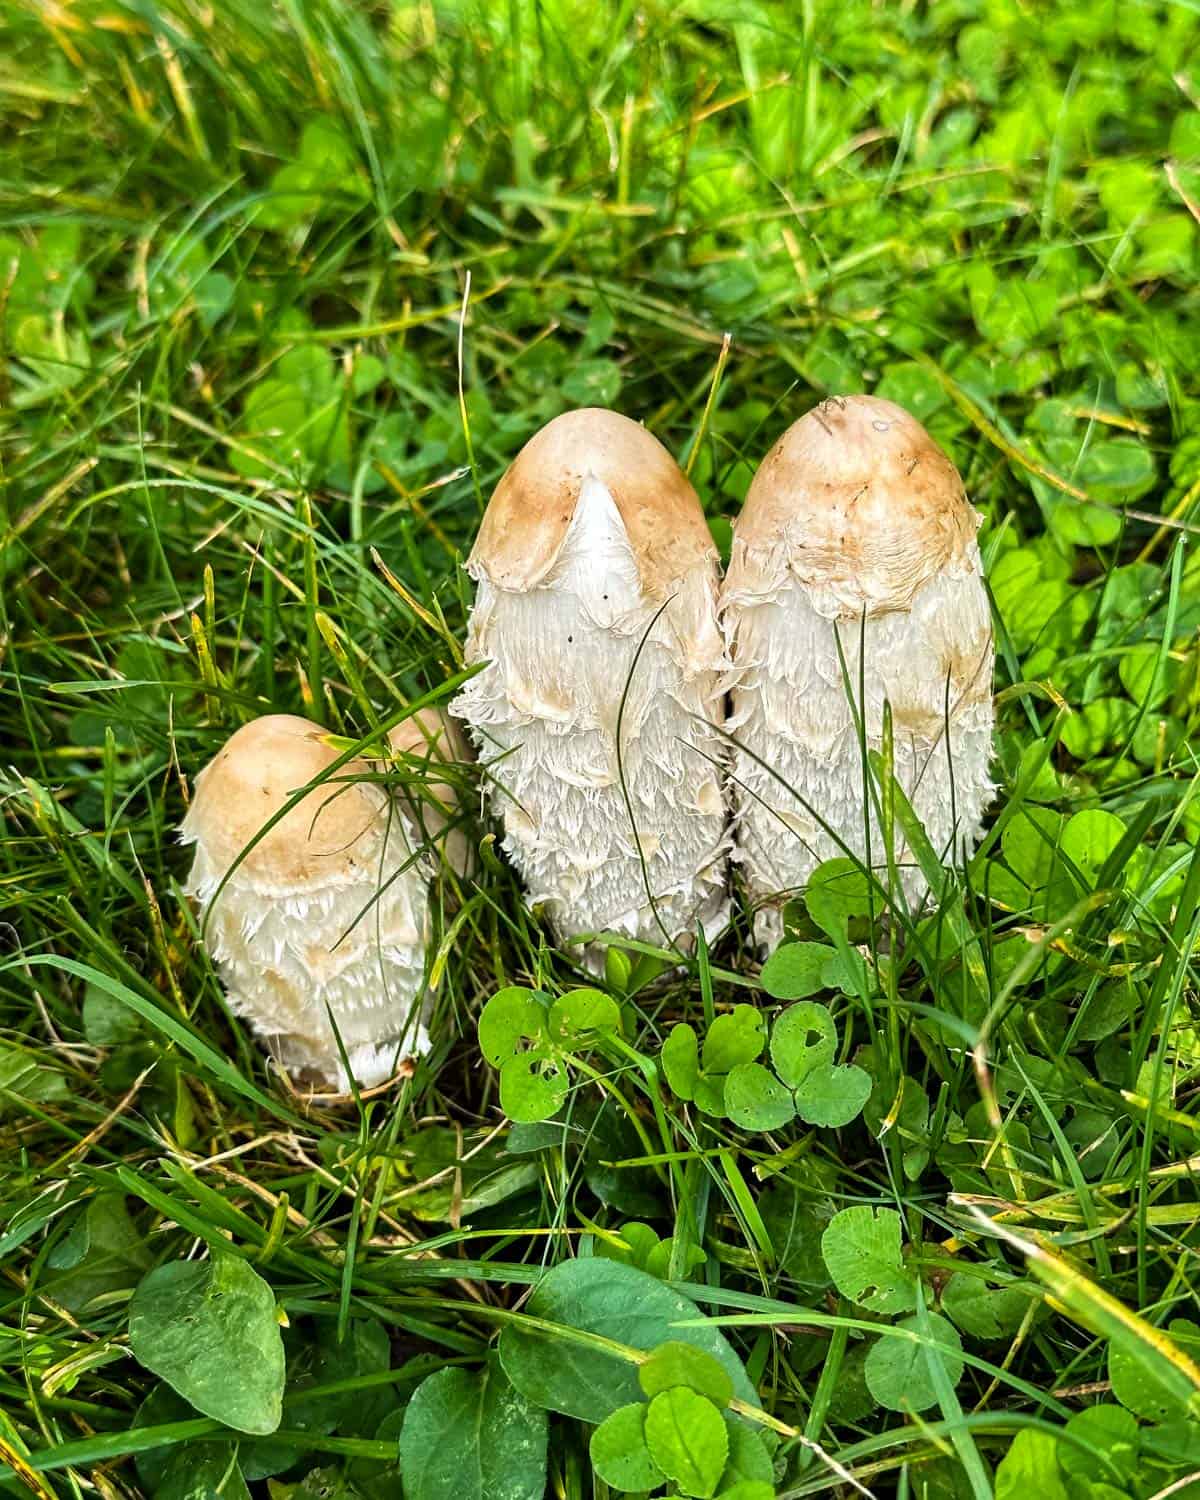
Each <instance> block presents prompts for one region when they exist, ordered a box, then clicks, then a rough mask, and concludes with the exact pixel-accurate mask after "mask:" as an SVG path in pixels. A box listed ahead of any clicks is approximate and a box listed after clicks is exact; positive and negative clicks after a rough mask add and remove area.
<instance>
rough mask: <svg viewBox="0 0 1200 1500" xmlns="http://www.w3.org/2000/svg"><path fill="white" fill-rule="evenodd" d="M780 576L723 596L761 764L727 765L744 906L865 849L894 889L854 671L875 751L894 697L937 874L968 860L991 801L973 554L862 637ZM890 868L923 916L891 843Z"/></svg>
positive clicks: (986, 669) (739, 717) (736, 692)
mask: <svg viewBox="0 0 1200 1500" xmlns="http://www.w3.org/2000/svg"><path fill="white" fill-rule="evenodd" d="M780 571H782V569H781V570H780ZM776 578H777V579H778V582H777V584H776V586H775V588H774V589H772V590H771V591H770V592H769V593H766V594H754V593H751V592H749V591H743V592H740V593H735V594H729V593H727V594H726V596H725V599H724V601H723V605H724V607H725V609H726V610H728V611H729V612H730V613H729V615H727V618H732V617H734V616H736V633H737V671H736V674H735V675H734V677H733V679H732V682H731V686H732V688H733V703H734V713H733V716H732V718H731V719H730V721H729V729H730V731H731V733H732V734H733V736H734V738H735V740H737V741H738V742H739V744H740V745H743V746H746V747H748V749H750V750H752V751H753V754H750V753H747V749H739V750H738V751H736V752H735V755H734V764H733V783H734V796H735V802H736V809H737V811H736V827H737V844H738V850H737V853H735V855H734V858H735V859H738V860H740V861H741V862H742V863H743V864H744V865H745V868H746V872H747V878H748V883H749V885H750V887H751V894H752V895H753V896H754V897H755V898H766V897H770V896H772V895H775V894H776V893H778V892H780V891H787V890H795V889H798V888H801V887H803V885H804V883H805V882H806V881H807V879H808V877H809V876H810V875H811V874H812V872H813V870H814V869H815V867H816V866H817V865H818V864H820V863H821V862H822V861H823V860H826V859H831V858H834V857H836V856H839V855H844V854H846V853H847V852H848V851H849V852H850V853H852V854H853V855H854V856H855V857H856V858H858V859H860V860H863V861H864V862H865V861H866V858H867V853H868V840H869V851H870V863H871V865H872V867H873V868H874V869H875V870H876V871H877V872H878V873H879V877H880V879H881V881H882V883H883V884H884V885H885V886H886V884H887V874H886V871H887V852H886V850H885V848H884V842H883V835H882V832H881V830H880V827H879V824H878V821H877V818H876V816H875V808H874V802H873V799H872V795H871V792H870V791H869V789H868V786H869V778H868V774H867V772H866V770H865V769H864V766H863V757H862V750H861V746H860V742H859V733H858V728H857V725H856V723H855V717H856V711H857V707H858V695H859V690H860V672H861V674H862V685H863V686H864V687H865V705H864V708H865V713H864V714H863V715H862V717H863V721H864V724H865V730H866V743H867V747H868V749H871V750H878V749H879V748H880V744H881V732H882V725H883V704H884V700H885V698H886V699H887V700H888V701H889V702H890V704H891V709H892V718H893V743H894V764H895V772H896V777H897V780H898V782H899V784H900V786H901V787H902V788H903V789H904V790H905V792H906V794H907V795H908V797H909V800H910V801H911V802H912V804H913V806H914V809H915V811H916V812H917V814H918V816H919V817H920V819H921V822H922V823H923V825H924V827H925V831H926V833H927V834H928V836H929V839H930V842H931V843H932V845H933V847H934V849H935V851H936V852H937V853H938V854H939V856H940V857H941V858H942V860H943V861H950V862H952V861H954V860H955V859H957V858H958V857H960V854H961V852H962V851H963V850H967V851H969V850H970V849H971V848H972V847H973V846H974V844H975V841H976V839H977V838H978V835H979V831H980V827H981V823H982V815H983V810H984V808H985V807H986V806H987V803H988V800H989V797H990V794H991V790H992V782H991V779H990V777H989V774H988V762H989V759H990V755H991V735H992V709H991V699H990V696H989V693H988V690H987V687H988V685H989V684H990V682H991V677H992V655H993V653H992V643H991V622H990V619H989V617H988V603H987V596H986V594H985V592H984V590H983V589H982V587H981V586H980V562H979V553H978V549H977V548H976V547H975V546H974V545H972V546H971V547H970V549H969V550H968V554H967V557H966V558H965V559H963V561H962V562H960V563H959V564H958V566H957V567H953V566H951V567H947V568H946V569H945V570H943V571H942V572H940V573H938V574H935V575H934V576H933V577H932V578H930V579H929V580H928V581H926V582H925V583H923V584H921V585H920V587H919V588H918V589H917V591H916V593H915V595H914V596H913V599H912V603H911V607H910V608H909V609H906V610H890V611H888V612H886V613H882V614H874V615H869V616H868V617H867V618H866V621H865V624H864V622H863V620H862V618H861V616H858V617H855V616H852V615H848V614H847V612H846V610H845V607H844V605H843V604H842V603H840V602H839V600H838V599H837V598H836V597H835V596H834V595H833V594H832V593H831V592H829V591H825V590H821V589H818V588H812V589H809V588H806V587H805V585H804V584H802V583H801V582H800V581H799V580H798V579H797V578H796V577H795V576H794V574H791V573H784V575H783V577H782V578H779V574H778V573H777V574H776ZM839 637H840V644H841V655H840V656H839V649H838V643H839ZM864 659H865V670H864V669H863V667H862V665H861V664H862V662H863V661H864ZM843 663H844V665H843ZM847 680H848V682H847ZM948 682H949V685H948ZM848 688H849V690H848ZM865 808H869V809H870V811H869V814H868V813H866V812H865V811H864V809H865ZM822 822H823V823H825V824H826V825H828V829H829V831H828V832H827V831H826V830H825V829H824V828H822V826H821V825H822ZM868 828H869V832H868ZM835 836H836V837H835ZM895 856H896V861H897V865H898V866H899V868H900V875H901V883H902V885H903V894H904V897H905V899H906V900H907V902H908V903H909V905H910V906H915V905H916V904H917V903H918V902H919V900H920V899H921V897H922V896H923V894H924V892H925V888H926V883H925V880H924V877H923V876H922V875H921V872H920V870H919V869H918V868H917V866H916V864H915V863H914V861H913V857H912V855H911V853H910V851H909V850H908V848H907V846H906V845H905V844H904V843H903V842H902V840H901V838H900V835H899V831H898V830H897V848H896V850H895ZM757 934H758V937H759V939H760V941H762V942H764V943H774V942H776V941H778V938H779V936H780V934H781V919H780V915H779V912H778V910H777V909H773V908H764V909H763V910H762V911H761V912H760V913H759V917H758V923H757Z"/></svg>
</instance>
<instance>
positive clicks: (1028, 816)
mask: <svg viewBox="0 0 1200 1500" xmlns="http://www.w3.org/2000/svg"><path fill="white" fill-rule="evenodd" d="M1065 826H1066V819H1065V818H1064V817H1063V816H1062V814H1061V813H1056V812H1052V811H1050V809H1049V808H1043V807H1028V808H1024V809H1023V810H1022V811H1021V812H1020V813H1018V814H1017V816H1016V817H1015V818H1014V819H1013V820H1012V822H1011V823H1009V825H1008V826H1007V827H1006V828H1005V830H1004V832H1003V834H1002V835H1001V839H1000V842H1001V845H1002V847H1003V849H1004V858H1005V859H1006V860H1007V861H1008V864H1009V867H1010V869H1011V870H1012V871H1013V872H1014V874H1016V875H1019V876H1020V877H1021V879H1022V880H1023V881H1024V882H1025V884H1026V885H1027V886H1029V888H1030V889H1031V890H1035V891H1040V890H1041V889H1042V888H1043V887H1044V886H1045V885H1046V884H1047V883H1048V882H1049V880H1050V876H1051V873H1052V871H1053V869H1054V867H1055V864H1056V862H1057V859H1058V852H1057V851H1058V845H1059V842H1060V840H1061V838H1062V831H1063V829H1064V827H1065Z"/></svg>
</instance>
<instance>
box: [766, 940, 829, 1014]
mask: <svg viewBox="0 0 1200 1500" xmlns="http://www.w3.org/2000/svg"><path fill="white" fill-rule="evenodd" d="M836 956H837V955H836V954H835V953H834V950H833V949H832V948H830V947H829V946H828V945H827V944H825V943H783V944H781V946H780V947H778V948H776V950H775V952H774V953H772V954H771V956H770V958H768V959H767V961H766V963H765V964H763V969H762V975H761V976H760V977H761V979H762V985H763V989H764V990H766V992H767V994H768V995H772V996H774V998H775V999H776V1000H807V999H808V997H809V995H815V994H816V993H817V991H818V990H822V989H824V988H825V979H824V970H825V965H826V964H827V963H828V962H829V960H830V959H831V958H836Z"/></svg>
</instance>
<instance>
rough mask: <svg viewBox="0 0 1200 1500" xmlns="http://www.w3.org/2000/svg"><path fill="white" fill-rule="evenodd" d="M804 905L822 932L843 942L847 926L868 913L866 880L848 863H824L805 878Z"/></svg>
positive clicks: (869, 892)
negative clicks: (806, 879) (806, 881)
mask: <svg viewBox="0 0 1200 1500" xmlns="http://www.w3.org/2000/svg"><path fill="white" fill-rule="evenodd" d="M804 904H805V906H807V907H808V914H809V916H810V917H811V918H812V919H813V921H814V922H815V923H816V924H817V926H818V927H819V928H820V929H821V931H822V932H825V933H828V934H829V936H830V937H831V938H834V939H838V938H844V937H845V936H846V924H847V922H849V921H850V919H851V918H852V917H861V916H866V915H868V914H869V913H870V911H871V910H872V890H871V880H870V877H869V876H868V875H867V873H866V872H865V871H864V870H863V869H861V868H860V867H859V866H858V865H856V864H855V863H854V861H853V860H852V859H827V860H826V861H825V863H824V864H821V865H818V866H817V868H816V869H815V870H814V871H813V873H812V874H811V875H810V876H809V878H808V885H807V886H806V887H805V889H804Z"/></svg>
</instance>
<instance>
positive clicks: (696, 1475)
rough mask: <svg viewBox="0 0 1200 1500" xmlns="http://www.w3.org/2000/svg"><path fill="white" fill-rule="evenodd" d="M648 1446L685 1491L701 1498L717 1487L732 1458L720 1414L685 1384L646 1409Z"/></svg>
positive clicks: (659, 1464) (657, 1460)
mask: <svg viewBox="0 0 1200 1500" xmlns="http://www.w3.org/2000/svg"><path fill="white" fill-rule="evenodd" d="M646 1447H647V1448H648V1449H649V1450H650V1456H651V1458H652V1459H653V1460H654V1462H655V1463H656V1464H657V1465H658V1467H659V1468H660V1469H661V1470H662V1471H663V1473H664V1474H667V1475H669V1476H670V1477H671V1478H672V1479H673V1480H674V1481H675V1483H676V1484H677V1485H678V1486H679V1488H680V1489H681V1490H682V1491H683V1492H684V1494H686V1495H696V1496H699V1497H701V1500H704V1497H707V1496H709V1495H712V1494H713V1492H714V1491H715V1490H716V1488H717V1484H718V1482H719V1480H720V1478H721V1474H722V1471H723V1470H724V1468H725V1460H726V1459H727V1458H728V1457H729V1437H728V1434H727V1433H726V1431H725V1422H724V1420H723V1419H722V1417H721V1413H720V1412H719V1411H718V1410H717V1408H716V1407H715V1406H714V1405H713V1404H712V1402H711V1401H709V1400H708V1399H707V1398H706V1397H704V1396H701V1395H699V1394H697V1392H695V1391H692V1390H689V1389H688V1388H687V1386H682V1385H679V1386H673V1387H672V1388H671V1389H670V1390H667V1391H663V1392H661V1394H659V1395H657V1396H655V1398H654V1400H653V1401H651V1403H650V1406H649V1409H648V1410H647V1412H646Z"/></svg>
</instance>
